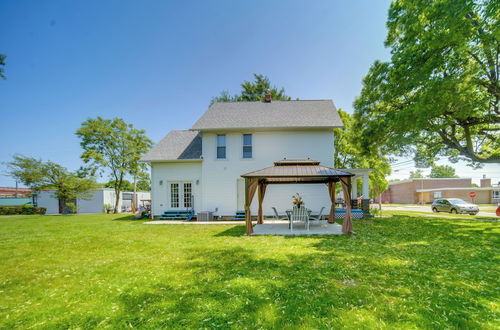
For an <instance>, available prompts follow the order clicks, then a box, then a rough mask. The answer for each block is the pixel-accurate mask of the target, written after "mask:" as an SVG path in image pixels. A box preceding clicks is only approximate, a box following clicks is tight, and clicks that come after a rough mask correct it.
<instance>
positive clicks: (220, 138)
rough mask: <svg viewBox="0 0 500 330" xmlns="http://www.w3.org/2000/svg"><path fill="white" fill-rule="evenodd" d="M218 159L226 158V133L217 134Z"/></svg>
mask: <svg viewBox="0 0 500 330" xmlns="http://www.w3.org/2000/svg"><path fill="white" fill-rule="evenodd" d="M217 159H226V135H225V134H218V135H217Z"/></svg>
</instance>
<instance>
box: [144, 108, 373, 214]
mask: <svg viewBox="0 0 500 330" xmlns="http://www.w3.org/2000/svg"><path fill="white" fill-rule="evenodd" d="M335 127H343V124H342V121H341V119H340V116H339V114H338V112H337V110H336V108H335V106H334V104H333V102H332V101H331V100H303V101H302V100H301V101H271V100H270V99H268V100H267V102H266V101H264V102H260V101H259V102H227V103H215V104H213V105H212V106H211V107H210V108H209V109H208V110H207V111H206V112H205V113H204V114H203V116H202V117H201V118H200V119H199V120H198V121H197V122H196V123H195V124H194V125H193V127H192V128H191V129H189V130H178V131H171V132H170V133H168V134H167V135H166V136H165V137H164V138H163V139H162V140H161V141H160V142H159V143H158V144H157V145H156V146H154V147H153V148H152V149H151V150H150V151H149V152H148V153H147V154H146V155H145V156H144V157H143V158H142V160H143V161H145V162H148V163H149V164H150V165H151V193H152V213H153V216H159V215H160V214H162V213H163V212H164V211H170V210H186V209H194V211H195V212H201V211H212V212H215V214H216V215H219V216H231V215H234V214H235V213H236V212H237V211H239V210H243V209H244V200H245V189H244V188H245V187H244V180H243V179H242V178H241V175H242V174H245V173H248V172H252V171H255V170H259V169H261V168H265V167H268V166H272V165H273V162H274V161H277V160H280V159H284V158H287V159H304V158H310V159H313V160H317V161H320V162H321V164H322V165H325V166H329V167H333V154H334V138H335V137H334V134H333V128H335ZM349 171H351V172H353V173H357V174H359V175H361V176H362V177H363V178H364V180H363V181H364V185H363V193H364V194H365V196H368V171H352V170H349ZM295 193H300V194H301V195H302V196H303V199H304V202H305V205H306V207H308V208H310V209H312V210H314V211H318V210H319V209H320V208H321V207H323V206H325V207H328V208H329V206H330V204H331V202H330V200H329V197H328V192H327V187H326V186H325V185H314V184H311V185H308V184H286V185H271V186H269V188H268V190H267V192H266V199H265V201H264V204H263V211H264V214H265V215H271V214H273V210H272V207H276V208H277V209H278V210H279V211H281V212H283V211H284V210H286V209H289V208H290V207H291V200H292V198H291V197H292V195H293V194H295ZM354 194H356V192H354ZM255 199H256V198H255ZM251 209H252V212H256V210H257V203H256V202H253V203H252V207H251Z"/></svg>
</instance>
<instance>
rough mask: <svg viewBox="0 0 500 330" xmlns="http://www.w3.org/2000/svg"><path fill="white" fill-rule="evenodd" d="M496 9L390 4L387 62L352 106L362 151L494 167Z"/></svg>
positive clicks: (499, 125)
mask: <svg viewBox="0 0 500 330" xmlns="http://www.w3.org/2000/svg"><path fill="white" fill-rule="evenodd" d="M499 16H500V2H499V1H498V0H484V1H483V0H482V1H479V0H476V1H473V0H439V1H430V0H396V1H394V2H393V3H392V4H391V7H390V10H389V18H388V21H387V27H388V36H387V39H386V42H385V44H386V46H387V47H390V48H391V55H392V56H391V59H390V61H388V62H381V61H376V62H375V63H374V64H373V65H372V67H371V68H370V70H369V72H368V75H367V76H366V77H365V78H364V80H363V89H362V92H361V95H360V97H359V98H358V99H357V100H356V101H355V109H356V112H355V113H356V116H357V118H358V119H359V120H358V121H359V123H360V124H359V127H358V128H359V130H360V133H361V134H360V135H361V138H362V145H363V148H364V149H365V150H369V148H371V147H372V146H373V145H382V146H383V151H384V152H387V153H395V154H399V155H408V154H413V155H415V158H416V160H417V161H419V162H422V161H424V163H425V162H426V163H427V164H431V163H432V161H433V159H434V158H435V157H436V156H438V157H439V156H444V157H448V158H449V159H450V160H451V161H457V160H459V159H463V160H466V161H468V162H469V164H470V165H472V166H480V164H482V163H497V162H500V110H499V101H500V85H499V78H500V76H499V75H500V72H499V71H500V70H499V55H500V24H499V21H498V18H499Z"/></svg>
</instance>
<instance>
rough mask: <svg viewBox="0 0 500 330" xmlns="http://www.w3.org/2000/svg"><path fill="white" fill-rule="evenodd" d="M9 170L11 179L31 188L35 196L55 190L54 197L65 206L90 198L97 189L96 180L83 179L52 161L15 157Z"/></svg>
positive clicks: (9, 165)
mask: <svg viewBox="0 0 500 330" xmlns="http://www.w3.org/2000/svg"><path fill="white" fill-rule="evenodd" d="M7 168H8V174H9V175H10V176H11V177H13V178H15V179H16V180H18V181H20V182H22V183H23V184H24V185H26V186H27V187H30V188H31V189H32V190H33V192H34V193H35V194H36V193H38V192H40V190H42V189H54V190H55V192H54V197H55V198H57V199H59V200H60V201H61V202H62V204H63V205H66V204H67V203H69V201H71V200H73V199H76V198H89V197H90V196H91V191H92V190H93V189H94V188H96V182H95V180H94V178H92V177H90V178H81V177H79V176H78V175H77V174H76V173H73V172H70V171H68V170H67V169H66V168H65V167H63V166H61V165H59V164H56V163H54V162H50V161H47V162H44V161H42V160H41V159H36V158H32V157H25V156H22V155H15V156H14V159H13V160H12V161H11V162H8V163H7Z"/></svg>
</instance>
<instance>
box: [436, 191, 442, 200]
mask: <svg viewBox="0 0 500 330" xmlns="http://www.w3.org/2000/svg"><path fill="white" fill-rule="evenodd" d="M438 198H443V193H442V192H441V191H435V192H434V199H438Z"/></svg>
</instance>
